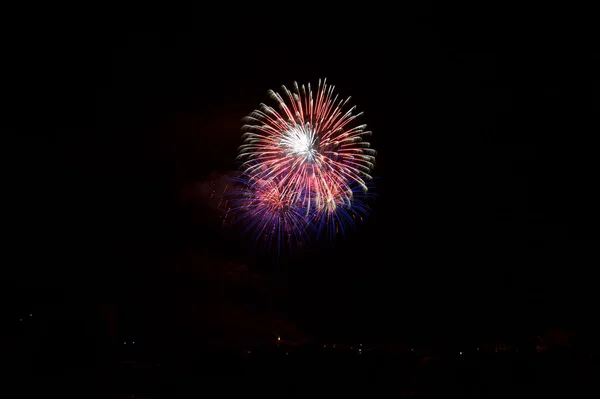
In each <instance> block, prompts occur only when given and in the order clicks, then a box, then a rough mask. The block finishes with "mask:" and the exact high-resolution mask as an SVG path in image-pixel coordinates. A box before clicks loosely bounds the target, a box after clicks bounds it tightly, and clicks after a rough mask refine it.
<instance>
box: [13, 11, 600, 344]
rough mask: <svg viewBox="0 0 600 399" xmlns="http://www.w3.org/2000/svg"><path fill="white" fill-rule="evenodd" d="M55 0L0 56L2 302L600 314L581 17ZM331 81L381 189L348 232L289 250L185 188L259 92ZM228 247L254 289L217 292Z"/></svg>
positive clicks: (496, 322)
mask: <svg viewBox="0 0 600 399" xmlns="http://www.w3.org/2000/svg"><path fill="white" fill-rule="evenodd" d="M64 11H65V14H64V15H62V14H61V12H60V11H57V10H54V13H56V14H57V15H62V16H59V17H57V18H56V19H53V21H52V22H49V21H46V20H45V18H43V17H41V16H40V17H39V18H40V20H44V21H46V22H44V23H38V20H37V18H36V19H32V20H31V21H28V22H27V24H29V25H31V27H30V28H29V27H27V26H29V25H27V24H25V25H23V26H21V27H20V28H19V29H15V30H13V32H12V34H11V36H10V37H9V38H8V40H7V42H8V43H7V46H6V47H5V48H4V49H3V50H2V51H3V55H4V57H3V58H4V60H5V62H4V64H5V67H6V65H8V71H5V72H4V81H5V85H6V86H7V87H6V86H5V88H4V89H3V91H4V96H5V98H7V99H8V100H9V104H8V108H6V105H5V109H4V110H5V112H6V115H7V117H5V118H3V119H4V120H3V123H2V124H3V126H4V129H3V130H4V136H5V138H4V146H3V149H4V151H3V153H4V155H3V160H4V162H5V167H4V168H3V171H4V173H3V175H4V176H5V178H4V179H3V180H4V199H5V201H6V200H8V201H7V203H5V206H4V210H5V223H4V227H5V229H6V230H5V231H6V232H7V234H6V237H8V238H5V245H7V246H8V251H7V252H6V253H5V256H6V259H7V261H5V262H3V271H4V277H3V279H2V280H3V282H4V283H5V287H4V288H3V290H2V291H3V296H4V297H5V299H4V300H3V305H4V306H6V307H7V309H8V310H9V311H10V312H11V314H13V313H14V314H18V313H22V312H26V311H28V309H41V310H40V311H41V312H43V313H44V312H45V314H46V317H48V318H50V319H51V318H52V317H54V315H55V314H59V313H60V314H68V315H69V316H67V318H71V319H78V318H82V319H86V320H87V319H94V318H98V320H104V316H103V315H104V313H102V311H99V310H98V309H105V308H109V309H112V310H111V312H112V313H110V312H109V313H110V314H112V315H113V316H114V317H115V318H116V320H117V331H118V334H120V335H123V334H125V335H127V334H129V335H136V334H137V335H136V336H141V335H144V334H146V335H148V336H149V334H150V335H151V333H149V332H148V331H154V332H155V335H156V336H159V337H160V336H161V334H163V335H164V336H166V335H168V334H176V333H174V332H173V331H177V330H183V329H189V328H190V326H193V328H194V331H204V330H208V329H211V328H214V323H215V322H214V321H211V320H213V319H210V318H207V319H206V320H205V319H203V318H202V317H198V316H199V314H207V313H210V312H217V313H219V311H218V310H215V309H222V308H220V306H223V305H222V303H224V302H226V303H227V304H228V305H227V309H229V310H227V311H222V312H221V313H222V314H225V313H227V314H228V317H229V318H230V319H234V320H235V319H236V318H238V317H239V318H240V320H241V318H242V316H241V314H244V313H246V310H244V309H247V308H248V307H249V308H252V311H251V312H256V314H275V313H276V314H277V315H278V316H277V317H278V318H281V319H282V320H285V323H288V324H290V325H294V326H295V327H294V328H295V329H296V330H298V331H302V334H304V335H305V336H306V337H308V338H309V339H340V340H356V339H364V340H368V341H394V342H396V341H400V342H403V341H406V340H419V342H425V343H428V342H433V341H436V340H445V339H447V338H457V339H462V338H465V337H479V336H493V335H499V334H500V335H501V334H528V333H530V332H534V331H537V330H539V329H543V328H546V327H549V326H563V327H567V328H571V329H575V330H577V331H584V332H586V331H587V332H589V331H590V330H589V328H591V326H592V324H593V323H592V320H591V317H590V314H591V313H590V312H592V309H593V306H592V303H591V302H592V300H593V298H594V297H595V294H594V292H593V290H594V288H595V282H594V279H593V277H592V276H593V275H595V272H594V270H595V268H596V267H597V264H598V253H597V248H598V243H599V242H598V229H597V225H598V221H599V218H598V206H597V204H598V197H597V194H596V193H595V186H596V185H597V175H596V171H595V165H596V164H597V155H596V148H597V146H596V145H594V143H593V140H592V138H593V137H592V136H593V135H595V134H597V132H598V128H597V123H594V124H592V122H595V120H597V116H598V115H597V109H598V98H597V91H596V93H593V89H594V88H595V89H596V90H597V80H596V81H595V82H594V81H593V79H592V78H589V79H587V78H585V76H586V71H587V68H589V62H590V61H592V60H593V57H596V58H595V59H596V60H597V54H596V55H594V54H593V53H592V52H591V50H590V49H589V48H587V49H586V48H585V47H583V49H582V47H581V46H580V45H579V44H580V43H581V42H578V41H577V37H576V36H577V35H576V34H574V33H573V32H572V31H570V32H566V30H567V28H566V27H565V29H564V30H563V29H561V25H560V24H555V23H550V22H548V23H545V22H541V20H543V18H541V17H540V18H536V19H535V21H534V19H533V18H532V17H525V16H524V17H523V18H510V23H507V22H506V21H508V20H509V19H507V18H504V14H502V13H498V12H496V11H494V12H491V11H486V10H482V12H481V14H480V16H479V17H478V18H472V17H471V16H470V15H471V14H469V13H467V10H461V9H445V8H444V7H441V6H423V7H414V8H405V9H400V10H397V11H396V12H391V11H389V12H388V11H385V10H364V9H361V10H355V11H347V12H346V11H344V12H341V13H335V14H331V15H333V16H334V17H330V14H329V13H327V12H325V11H322V12H318V13H315V14H314V15H313V14H312V13H310V12H308V11H309V10H304V11H306V13H304V12H303V13H298V14H297V15H295V14H294V13H290V14H289V15H287V17H285V18H283V17H281V18H280V17H277V18H276V17H275V16H273V17H271V16H269V14H268V13H266V12H265V14H261V13H260V12H258V11H255V12H256V13H257V15H259V16H260V15H262V17H258V16H257V17H256V18H255V17H253V16H250V15H244V16H241V15H240V16H231V15H229V14H225V13H222V14H219V12H217V11H208V10H204V9H202V8H198V7H197V8H193V7H190V9H187V8H182V9H178V10H120V11H119V12H116V11H114V10H80V11H81V14H80V18H75V19H71V18H68V17H67V14H66V12H67V10H64ZM71 11H72V10H71ZM471 11H472V10H471ZM54 13H53V15H54ZM510 15H512V14H511V13H510V12H508V11H507V12H506V16H510ZM134 20H135V21H140V22H145V23H146V24H147V25H146V26H145V27H144V28H142V27H141V26H140V27H137V26H134V25H135V24H134V22H133V21H134ZM538 20H540V22H538ZM5 39H7V38H5ZM574 42H577V43H579V44H578V45H574V44H573V43H574ZM590 57H591V58H590ZM586 59H590V61H585V60H586ZM323 77H327V79H328V82H329V83H331V84H334V85H335V86H336V90H337V91H338V92H339V93H340V94H341V95H344V96H352V104H354V105H356V106H357V107H358V109H359V110H360V111H364V113H365V114H364V117H363V118H362V121H363V122H364V123H367V124H368V126H369V128H370V130H373V132H374V135H373V137H372V139H371V143H372V147H373V148H375V149H376V150H377V151H378V157H377V165H376V168H375V170H374V172H373V175H374V176H375V184H376V189H375V192H376V193H377V198H376V199H375V200H374V201H373V203H372V208H373V211H372V215H371V216H370V218H369V219H368V220H367V221H365V222H364V223H362V224H359V226H358V229H357V231H356V232H354V233H352V234H350V235H349V236H348V237H346V239H344V240H338V241H337V242H336V243H334V244H326V243H322V242H320V243H316V244H315V245H314V246H312V247H309V248H304V249H302V250H299V251H297V252H295V253H294V254H293V256H288V255H286V256H282V258H281V259H280V261H279V262H275V261H274V257H273V256H269V255H268V254H265V251H264V250H262V249H260V248H255V247H253V246H252V245H251V243H250V242H249V241H248V240H247V239H245V238H243V237H239V231H235V230H231V229H224V228H222V227H221V226H220V224H219V215H218V214H217V213H216V212H215V211H214V210H213V208H212V207H213V205H214V204H210V203H209V201H208V200H207V199H206V196H202V195H199V194H198V193H200V194H202V193H203V191H202V190H200V191H198V190H197V191H194V189H193V188H194V187H206V184H208V183H209V182H210V181H211V179H212V176H218V175H220V174H225V173H227V172H229V171H231V170H234V169H235V164H234V162H233V161H234V158H235V156H236V151H237V148H238V146H239V145H240V144H241V138H240V136H241V132H240V128H241V125H242V122H241V118H242V117H243V116H245V115H246V114H248V113H249V112H251V111H252V110H253V109H255V108H256V107H257V105H258V104H259V103H260V102H268V101H269V98H268V96H267V90H268V89H279V87H280V86H281V85H282V84H285V85H287V86H291V84H292V83H293V82H294V81H298V82H299V83H307V82H312V83H313V84H315V83H316V82H317V80H318V79H319V78H323ZM594 85H595V87H594ZM594 94H595V96H596V97H595V98H594ZM190 190H191V192H196V195H191V199H190V196H189V195H188V196H187V197H186V195H185V193H188V194H189V192H190ZM6 221H8V223H6ZM232 265H234V266H232ZM235 265H238V266H239V265H245V267H246V268H247V270H246V271H245V274H246V275H253V276H255V277H252V278H250V277H247V276H246V277H244V278H245V279H246V280H243V281H250V280H252V279H259V280H261V281H263V282H265V283H264V284H262V285H261V287H262V288H252V287H254V286H252V287H250V285H251V284H250V283H248V282H247V283H241V284H238V285H235V286H234V288H232V287H231V286H230V285H228V284H229V283H226V282H225V283H223V285H226V286H227V287H229V288H226V289H225V290H226V291H227V292H226V293H225V294H224V293H222V292H220V293H219V294H217V293H215V292H213V290H211V286H214V285H213V284H212V282H214V281H222V279H221V278H220V277H218V276H216V274H219V272H216V271H214V270H220V268H221V267H222V268H231V267H234V268H235V267H237V266H235ZM209 270H213V271H209ZM223 270H229V269H223ZM207 276H209V277H207ZM215 279H216V280H215ZM219 279H221V280H219ZM225 280H226V279H225ZM235 287H237V288H235ZM265 287H266V288H265ZM224 298H225V299H224ZM199 304H202V305H199ZM207 309H212V310H207ZM232 309H235V310H232ZM251 314H254V313H251ZM236 315H237V316H236ZM273 317H275V316H273ZM250 318H251V319H253V316H251V317H250ZM267 318H268V317H267ZM203 320H204V321H203ZM207 320H209V321H207ZM232 323H233V324H232V325H236V324H235V323H236V322H235V321H234V322H232ZM244 323H251V322H249V321H239V324H240V325H241V324H244ZM228 328H229V330H231V331H234V332H233V333H232V334H233V335H235V327H228ZM282 328H283V327H282ZM219 331H222V330H219ZM215 334H216V333H215ZM209 335H210V334H209ZM144 336H145V335H144Z"/></svg>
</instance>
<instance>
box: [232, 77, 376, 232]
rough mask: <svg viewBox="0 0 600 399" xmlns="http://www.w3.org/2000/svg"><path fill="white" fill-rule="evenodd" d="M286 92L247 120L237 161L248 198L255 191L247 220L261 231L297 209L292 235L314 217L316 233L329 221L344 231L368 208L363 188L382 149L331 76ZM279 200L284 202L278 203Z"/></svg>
mask: <svg viewBox="0 0 600 399" xmlns="http://www.w3.org/2000/svg"><path fill="white" fill-rule="evenodd" d="M282 92H283V96H282V95H280V94H278V93H276V92H274V91H272V90H271V91H269V95H270V97H271V98H272V99H273V100H274V101H275V102H276V103H277V109H276V108H274V107H271V106H268V105H265V104H260V106H259V108H258V109H257V110H255V111H254V112H252V113H251V114H250V115H249V116H247V117H246V118H244V122H245V124H244V125H243V127H242V130H243V132H244V133H243V135H242V138H243V144H242V145H241V146H240V148H239V155H238V157H237V159H238V160H239V161H240V162H241V172H242V176H243V181H244V183H245V186H246V187H247V188H246V194H247V195H246V198H248V199H249V198H252V197H253V199H252V200H251V202H252V203H253V206H252V210H251V211H250V210H249V212H248V213H247V214H246V215H245V217H246V218H247V219H248V226H249V227H250V228H252V229H258V231H260V234H259V235H262V232H264V231H265V229H269V228H275V229H276V230H277V229H278V228H279V227H280V226H281V223H280V222H281V221H282V219H281V217H283V214H282V213H281V212H282V209H285V215H286V218H287V217H290V215H293V216H292V218H293V222H292V221H291V220H288V221H287V222H286V223H284V224H285V226H286V228H284V230H285V231H286V233H287V234H288V235H289V236H291V235H292V234H291V232H292V230H293V231H295V232H296V233H298V229H304V230H303V231H305V230H306V229H307V228H309V226H310V225H311V224H312V223H314V222H315V221H317V224H316V225H317V226H320V227H318V228H316V230H317V231H320V230H322V226H325V225H329V230H332V228H333V226H334V225H335V230H336V231H339V228H340V226H341V225H342V224H348V222H349V221H347V220H346V219H348V218H350V215H355V213H354V212H353V211H352V210H353V209H356V210H358V213H364V212H362V211H363V210H364V208H363V205H362V202H361V201H358V200H357V197H360V195H357V194H358V193H359V192H362V193H366V192H367V191H368V186H369V181H370V180H372V177H371V175H370V173H371V170H372V169H373V167H374V163H375V155H376V152H375V151H374V150H373V149H371V148H370V144H369V143H368V142H367V141H366V140H365V138H366V137H367V136H369V135H371V132H370V131H368V130H366V125H364V124H361V125H357V124H356V123H355V120H356V119H357V118H358V117H359V116H361V115H362V113H355V109H356V107H350V108H347V105H348V102H349V100H350V98H347V99H339V98H338V95H337V94H335V93H334V86H330V85H327V83H326V81H325V80H323V81H322V82H321V80H319V83H318V85H317V88H316V90H315V91H314V92H313V90H312V88H311V86H310V84H308V85H307V86H304V85H302V86H298V84H297V83H295V82H294V85H293V91H290V90H289V89H288V88H286V87H285V86H282ZM286 100H287V101H286ZM266 188H268V190H271V191H268V192H267V191H265V190H266ZM242 198H244V196H242ZM275 198H276V201H275ZM267 199H268V201H267V202H263V201H265V200H267ZM275 203H281V204H285V206H283V205H281V208H277V207H273V205H274V204H275ZM259 208H260V209H261V211H258V209H259ZM259 214H260V217H259V216H258V215H259ZM276 215H279V216H276ZM297 218H301V219H302V220H303V221H304V222H300V221H299V219H298V220H296V219H297ZM274 219H277V220H274ZM259 220H260V222H259ZM286 229H287V230H286Z"/></svg>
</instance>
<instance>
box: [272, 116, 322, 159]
mask: <svg viewBox="0 0 600 399" xmlns="http://www.w3.org/2000/svg"><path fill="white" fill-rule="evenodd" d="M316 138H317V135H316V134H315V131H314V130H313V129H312V128H311V127H310V125H309V124H306V126H302V125H294V126H291V127H290V128H289V129H287V130H285V131H284V132H283V134H282V136H281V139H280V146H281V148H282V149H283V150H284V151H285V152H286V153H288V154H290V155H293V156H297V157H302V158H304V159H305V160H306V161H307V162H313V161H315V157H316V155H317V152H318V151H317V142H316V141H317V140H316Z"/></svg>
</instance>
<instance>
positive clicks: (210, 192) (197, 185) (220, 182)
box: [180, 171, 233, 210]
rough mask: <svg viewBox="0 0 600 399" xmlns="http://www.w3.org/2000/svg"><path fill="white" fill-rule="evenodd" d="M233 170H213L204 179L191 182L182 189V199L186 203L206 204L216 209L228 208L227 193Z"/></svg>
mask: <svg viewBox="0 0 600 399" xmlns="http://www.w3.org/2000/svg"><path fill="white" fill-rule="evenodd" d="M231 176H233V173H232V172H227V173H224V172H218V171H212V172H211V173H210V174H209V175H208V177H207V178H206V179H204V180H202V181H197V182H193V183H190V184H188V185H186V186H185V187H183V189H182V190H181V195H180V200H181V202H182V203H184V204H186V205H200V206H206V207H209V208H211V209H214V210H224V209H225V208H226V199H225V193H226V192H227V189H228V188H229V186H230V184H231V181H230V178H231Z"/></svg>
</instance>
